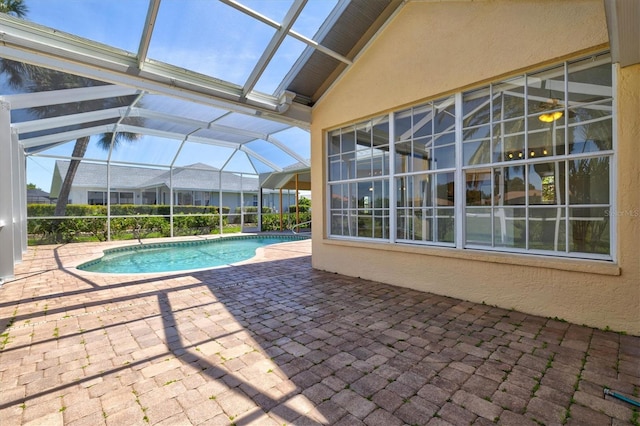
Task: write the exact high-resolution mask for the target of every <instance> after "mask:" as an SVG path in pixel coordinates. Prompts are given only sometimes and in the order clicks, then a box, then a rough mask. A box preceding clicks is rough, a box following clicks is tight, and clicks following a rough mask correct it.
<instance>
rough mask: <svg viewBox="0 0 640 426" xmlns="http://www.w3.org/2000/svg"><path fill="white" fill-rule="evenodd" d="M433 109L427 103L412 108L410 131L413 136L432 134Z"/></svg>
mask: <svg viewBox="0 0 640 426" xmlns="http://www.w3.org/2000/svg"><path fill="white" fill-rule="evenodd" d="M432 119H433V111H432V105H431V104H430V103H429V104H427V105H423V106H420V107H417V108H414V109H413V122H412V129H411V133H412V136H413V137H414V138H419V137H423V136H431V135H432V134H433V123H432Z"/></svg>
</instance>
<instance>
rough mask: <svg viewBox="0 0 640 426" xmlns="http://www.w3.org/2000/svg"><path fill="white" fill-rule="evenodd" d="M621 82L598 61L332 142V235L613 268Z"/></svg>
mask: <svg viewBox="0 0 640 426" xmlns="http://www.w3.org/2000/svg"><path fill="white" fill-rule="evenodd" d="M611 74H612V67H611V62H610V58H609V57H608V55H606V54H605V55H600V56H598V55H596V56H594V57H591V58H588V59H587V60H578V61H574V62H566V63H563V64H561V65H556V66H552V67H549V68H545V69H541V70H536V71H534V72H528V73H527V74H525V75H520V76H516V77H513V78H509V79H504V80H501V81H497V82H495V83H492V84H489V85H487V86H484V87H480V88H476V89H474V90H471V91H467V92H464V93H462V94H461V96H459V97H457V98H456V97H455V96H449V97H446V98H442V99H438V100H434V101H430V102H427V103H422V104H420V105H417V106H413V107H410V108H406V109H403V110H401V111H397V112H395V113H391V114H389V115H383V116H380V117H377V118H374V119H372V120H367V121H364V122H362V123H358V124H355V125H352V126H346V127H344V128H342V129H337V130H334V131H332V132H330V133H329V134H328V144H327V168H328V169H327V170H328V190H329V194H330V197H331V199H330V201H329V203H330V204H329V209H330V212H329V221H330V231H329V233H330V235H331V236H340V237H362V238H382V239H387V240H389V241H391V242H402V243H412V244H417V243H419V244H441V245H450V246H457V247H458V248H467V247H468V248H477V249H492V250H503V251H514V252H523V253H525V252H529V253H540V254H551V255H560V256H575V257H592V258H600V259H610V253H611V227H610V224H609V215H607V214H606V212H608V211H610V208H611V202H612V197H611V194H612V192H611V191H612V188H611V182H612V179H611V174H612V170H611V164H612V163H611V158H612V155H613V146H614V144H613V126H614V124H613V114H612V110H613V108H612V106H613V90H612V76H611ZM457 113H459V114H462V117H457V116H456V114H457ZM457 118H459V120H457ZM390 122H392V123H393V127H391V126H389V123H390ZM458 135H459V136H458ZM458 153H460V154H459V155H458ZM458 176H459V177H460V179H458V178H457V177H458ZM456 191H457V192H458V193H459V195H458V198H459V199H458V200H456V196H455V193H456ZM390 200H392V201H393V202H394V205H393V206H390V205H389V201H390ZM456 203H459V204H462V206H461V207H460V210H459V211H458V210H457V209H456ZM456 223H457V224H458V226H456ZM457 241H459V242H460V243H456V242H457Z"/></svg>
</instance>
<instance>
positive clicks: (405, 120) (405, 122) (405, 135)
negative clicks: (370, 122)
mask: <svg viewBox="0 0 640 426" xmlns="http://www.w3.org/2000/svg"><path fill="white" fill-rule="evenodd" d="M411 117H412V115H411V109H408V110H405V111H400V112H397V113H395V114H394V125H395V132H396V141H405V140H408V139H410V138H411V134H412V132H411Z"/></svg>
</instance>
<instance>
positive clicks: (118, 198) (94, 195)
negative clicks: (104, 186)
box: [87, 191, 133, 206]
mask: <svg viewBox="0 0 640 426" xmlns="http://www.w3.org/2000/svg"><path fill="white" fill-rule="evenodd" d="M87 200H88V203H89V204H90V205H96V206H106V205H107V193H106V191H89V192H88V194H87ZM110 201H111V204H133V192H114V191H112V192H111V200H110Z"/></svg>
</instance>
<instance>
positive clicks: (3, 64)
mask: <svg viewBox="0 0 640 426" xmlns="http://www.w3.org/2000/svg"><path fill="white" fill-rule="evenodd" d="M0 73H4V74H5V75H6V76H7V83H8V84H9V85H10V86H12V87H13V88H21V89H23V90H26V91H28V92H42V91H50V90H60V89H72V88H78V87H93V86H103V85H106V84H108V83H105V82H102V81H98V80H93V79H90V78H86V77H79V76H76V75H72V74H67V73H63V72H60V71H55V70H50V69H46V68H41V67H37V66H33V65H28V64H23V63H20V62H16V61H11V60H8V59H2V60H1V61H0ZM135 97H136V95H130V96H118V97H114V98H106V99H95V100H89V101H82V102H69V103H64V104H56V105H46V106H43V107H36V108H32V109H31V113H32V114H34V115H36V116H37V117H39V118H49V117H59V116H63V115H69V114H77V113H79V112H86V111H97V110H101V109H108V108H117V107H122V106H128V105H131V103H132V102H133V100H134V99H135ZM128 120H129V122H130V124H134V125H138V126H141V125H142V119H141V118H140V117H131V118H129V119H128ZM103 124H113V121H111V120H101V121H94V122H90V123H83V124H80V125H78V126H77V128H83V127H93V126H99V125H103ZM139 138H140V135H139V134H136V133H129V132H117V133H115V135H114V134H113V133H104V134H102V135H100V137H99V139H98V146H100V147H101V148H102V149H105V150H109V149H110V148H111V145H112V141H113V148H114V149H115V148H116V147H117V146H119V145H120V144H121V143H123V142H132V141H135V140H138V139H139ZM89 140H90V137H89V136H85V137H81V138H78V139H77V140H76V143H75V146H74V148H73V153H72V154H71V157H72V158H71V162H70V164H69V168H68V169H67V173H66V175H65V178H64V181H63V183H62V187H61V188H60V194H59V195H58V201H57V203H56V209H55V213H54V215H55V216H64V215H65V213H66V208H67V203H68V202H69V193H70V191H71V185H72V184H73V179H74V178H75V175H76V172H77V170H78V166H79V165H80V162H81V160H82V158H83V157H84V155H85V153H86V152H87V148H88V146H89Z"/></svg>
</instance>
